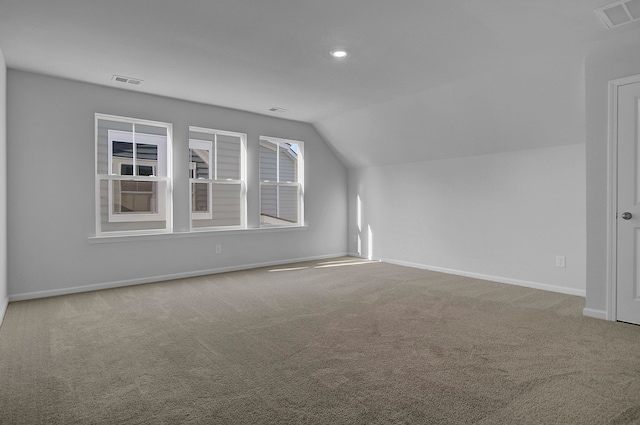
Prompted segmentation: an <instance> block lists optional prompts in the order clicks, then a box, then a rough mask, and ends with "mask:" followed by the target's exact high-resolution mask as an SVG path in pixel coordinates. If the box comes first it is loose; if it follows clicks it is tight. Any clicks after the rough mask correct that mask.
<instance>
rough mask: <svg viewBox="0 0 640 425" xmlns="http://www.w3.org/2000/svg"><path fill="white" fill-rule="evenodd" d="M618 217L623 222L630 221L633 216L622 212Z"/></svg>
mask: <svg viewBox="0 0 640 425" xmlns="http://www.w3.org/2000/svg"><path fill="white" fill-rule="evenodd" d="M620 217H622V219H623V220H631V217H633V214H631V213H630V212H623V213H622V215H621V216H620Z"/></svg>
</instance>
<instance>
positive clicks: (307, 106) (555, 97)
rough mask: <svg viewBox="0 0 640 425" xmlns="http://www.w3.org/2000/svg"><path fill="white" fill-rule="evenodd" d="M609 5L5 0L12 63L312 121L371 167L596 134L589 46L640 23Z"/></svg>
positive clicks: (4, 39)
mask: <svg viewBox="0 0 640 425" xmlns="http://www.w3.org/2000/svg"><path fill="white" fill-rule="evenodd" d="M607 3H608V2H607V1H601V0H561V1H559V0H538V1H529V2H520V1H518V2H514V1H513V0H446V1H444V0H443V1H439V2H436V1H427V0H399V1H388V0H339V1H338V0H188V1H178V0H109V1H103V0H82V1H80V0H55V1H52V0H39V1H38V0H2V1H1V2H0V49H2V51H3V53H4V56H5V59H6V62H7V66H8V67H9V68H14V69H18V70H26V71H33V72H38V73H44V74H49V75H54V76H59V77H65V78H70V79H75V80H79V81H85V82H91V83H96V84H101V85H107V86H113V87H118V88H123V89H127V90H134V91H141V92H145V93H152V94H159V95H164V96H170V97H176V98H181V99H186V100H191V101H196V102H202V103H207V104H214V105H220V106H226V107H230V108H236V109H242V110H247V111H252V112H256V113H259V114H266V115H274V116H277V117H280V118H286V119H293V120H299V121H305V122H309V123H312V124H313V125H314V126H315V127H316V128H317V130H318V131H319V132H320V133H321V134H322V135H323V136H324V137H325V139H326V140H327V141H328V142H329V143H330V144H331V145H332V146H333V148H334V149H335V151H336V152H337V153H338V155H339V156H340V157H341V158H342V160H343V162H344V163H345V164H346V165H347V166H349V167H360V166H370V165H384V164H393V163H402V162H407V161H424V160H430V159H438V158H450V157H456V156H467V155H477V154H483V153H492V152H500V151H505V150H515V149H526V148H535V147H543V146H552V145H559V144H570V143H582V142H584V70H583V67H584V57H585V54H586V51H587V50H588V48H589V45H590V44H592V43H596V42H602V40H605V39H607V38H609V37H612V36H614V35H619V34H622V33H629V34H636V33H638V32H639V28H638V23H634V24H629V25H626V26H623V27H621V28H619V29H614V30H607V29H605V27H604V25H602V23H601V22H600V21H599V20H598V18H597V16H596V15H595V13H594V12H593V11H594V9H595V8H597V7H600V6H602V5H604V4H607ZM636 35H638V34H636ZM638 37H639V38H640V35H638ZM334 47H346V48H347V49H348V50H349V51H350V52H351V55H350V56H349V57H348V58H346V59H343V60H336V59H333V58H331V57H330V56H329V55H328V52H329V51H330V50H331V49H332V48H334ZM113 75H123V76H126V77H133V78H138V79H141V80H143V84H142V85H140V86H137V87H136V86H127V85H123V84H122V83H116V82H113V81H112V80H111V79H112V77H113ZM273 106H277V107H281V108H285V109H287V110H288V112H286V113H284V114H279V113H270V112H269V111H268V110H269V108H271V107H273Z"/></svg>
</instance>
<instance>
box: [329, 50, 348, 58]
mask: <svg viewBox="0 0 640 425" xmlns="http://www.w3.org/2000/svg"><path fill="white" fill-rule="evenodd" d="M329 53H330V54H331V56H333V57H334V58H346V57H347V56H348V55H349V51H348V50H347V49H333V50H332V51H330V52H329Z"/></svg>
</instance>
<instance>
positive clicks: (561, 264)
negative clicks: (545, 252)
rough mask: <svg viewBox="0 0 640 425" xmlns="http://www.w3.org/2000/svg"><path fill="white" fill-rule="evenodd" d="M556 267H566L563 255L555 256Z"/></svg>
mask: <svg viewBox="0 0 640 425" xmlns="http://www.w3.org/2000/svg"><path fill="white" fill-rule="evenodd" d="M556 267H567V259H566V257H565V256H564V255H556Z"/></svg>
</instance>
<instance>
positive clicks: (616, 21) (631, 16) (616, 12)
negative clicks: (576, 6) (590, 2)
mask: <svg viewBox="0 0 640 425" xmlns="http://www.w3.org/2000/svg"><path fill="white" fill-rule="evenodd" d="M595 12H596V15H598V17H599V18H600V19H601V20H602V23H603V24H604V25H605V26H606V27H607V28H616V27H619V26H620V25H624V24H628V23H630V22H635V21H637V20H638V19H640V0H622V1H617V2H615V3H611V4H608V5H606V6H604V7H601V8H599V9H596V10H595Z"/></svg>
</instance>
